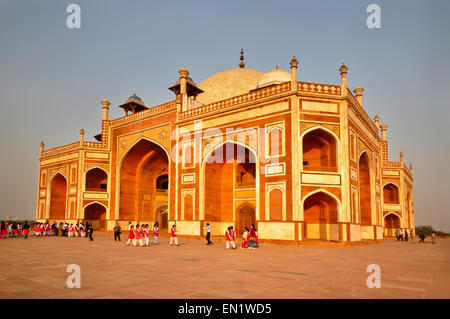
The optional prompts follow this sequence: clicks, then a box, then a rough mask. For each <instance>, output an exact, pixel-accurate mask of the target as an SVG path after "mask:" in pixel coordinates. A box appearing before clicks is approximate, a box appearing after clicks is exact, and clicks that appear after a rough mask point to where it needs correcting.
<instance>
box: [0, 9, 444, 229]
mask: <svg viewBox="0 0 450 319" xmlns="http://www.w3.org/2000/svg"><path fill="white" fill-rule="evenodd" d="M70 3H76V4H78V5H79V6H80V7H81V29H68V28H67V26H66V18H67V16H68V13H66V7H67V5H69V4H70ZM370 3H376V4H378V5H379V6H380V7H381V29H369V28H367V26H366V19H367V16H368V15H369V14H368V13H366V7H367V5H369V4H370ZM449 14H450V2H449V1H446V0H442V1H440V0H435V1H350V0H348V1H299V0H297V1H283V0H280V1H263V0H258V1H256V0H247V1H235V0H228V1H211V0H210V1H203V0H201V1H199V0H195V1H175V0H174V1H142V0H141V1H114V0H108V1H106V0H102V1H100V0H90V1H81V0H78V1H75V0H73V1H61V0H54V1H50V0H47V1H46V0H41V1H23V0H2V1H1V2H0V106H1V115H0V147H1V150H2V156H1V157H0V194H1V201H0V218H4V217H5V216H7V215H10V216H19V217H28V218H32V217H34V215H35V206H36V196H37V178H38V174H37V173H38V156H39V143H40V141H41V140H44V141H45V143H46V148H47V149H48V148H51V147H55V146H60V145H64V144H68V143H71V142H74V141H76V140H77V139H78V135H79V130H80V129H81V128H84V130H85V131H86V139H88V140H93V138H92V136H93V135H95V134H98V133H99V130H100V125H101V112H102V111H101V105H100V101H101V100H103V99H104V98H108V99H109V100H110V101H111V102H112V106H111V112H110V117H112V118H115V117H119V116H122V112H121V111H122V110H121V109H119V108H117V105H119V104H120V103H122V102H123V101H124V100H125V99H126V98H127V97H128V96H130V95H131V94H132V93H134V92H136V93H137V95H138V96H140V97H141V98H142V99H143V100H144V101H145V102H146V104H148V105H157V104H160V103H164V102H166V101H168V100H171V99H173V93H172V92H170V91H169V90H167V88H168V87H169V86H171V85H172V84H173V83H174V82H175V81H176V80H177V79H178V73H177V71H178V70H179V69H180V68H181V67H182V66H183V65H186V67H187V68H188V70H189V71H190V72H191V77H192V78H193V79H194V81H196V82H197V83H199V82H201V81H202V80H203V79H205V78H207V77H208V76H211V75H213V74H215V73H217V72H220V71H223V70H226V69H230V68H235V67H237V65H238V63H239V51H240V48H241V47H243V48H244V50H245V58H246V59H245V62H246V66H247V67H249V68H253V69H257V70H260V71H263V72H265V71H269V70H271V69H273V68H274V67H275V65H279V67H280V68H283V69H287V70H288V69H289V61H290V59H291V57H292V56H293V55H295V56H296V57H297V59H298V60H299V79H300V80H302V81H310V82H322V83H330V84H333V83H334V84H338V83H339V72H338V70H337V69H338V68H339V66H340V65H341V63H342V62H345V63H346V65H347V66H348V67H349V69H350V70H349V74H348V78H349V86H350V87H351V88H354V87H355V86H356V85H357V84H359V85H360V86H362V87H363V88H364V89H365V92H364V107H365V109H366V111H367V112H368V114H369V115H370V116H371V117H373V116H374V115H375V114H378V115H379V116H380V118H381V121H383V122H386V123H387V124H388V133H387V135H388V140H389V146H390V147H389V151H390V160H395V161H398V158H399V156H398V153H399V152H400V151H403V152H404V153H405V161H406V162H407V163H408V164H409V162H413V166H414V177H415V181H414V187H415V194H414V195H415V205H416V206H415V212H416V224H418V225H423V224H431V225H433V226H434V227H435V228H438V229H443V230H449V231H450V196H449V194H450V187H449V179H450V169H449V166H448V163H449V162H450V134H449V131H448V128H449V127H450V111H449V102H448V101H449V99H448V97H447V92H448V90H449V88H450V79H449V76H448V70H450V41H448V38H449V35H450V34H449V31H450V19H449V18H448V17H449Z"/></svg>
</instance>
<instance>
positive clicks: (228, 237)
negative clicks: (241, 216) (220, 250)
mask: <svg viewBox="0 0 450 319" xmlns="http://www.w3.org/2000/svg"><path fill="white" fill-rule="evenodd" d="M225 237H226V240H227V241H226V243H225V248H226V249H230V245H231V247H233V249H235V248H236V246H235V245H234V241H233V234H232V232H231V227H228V228H227V231H226V232H225Z"/></svg>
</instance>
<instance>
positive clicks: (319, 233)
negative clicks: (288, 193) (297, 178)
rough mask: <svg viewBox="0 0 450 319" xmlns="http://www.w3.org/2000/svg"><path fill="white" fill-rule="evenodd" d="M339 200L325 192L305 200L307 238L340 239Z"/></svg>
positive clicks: (304, 212)
mask: <svg viewBox="0 0 450 319" xmlns="http://www.w3.org/2000/svg"><path fill="white" fill-rule="evenodd" d="M338 205H339V204H338V202H337V201H336V199H334V198H333V197H331V196H330V195H328V194H326V193H324V192H317V193H314V194H312V195H311V196H308V197H307V198H306V199H305V200H304V202H303V214H304V215H303V216H304V220H305V236H306V239H320V240H332V241H338V240H339V225H338V210H339V206H338Z"/></svg>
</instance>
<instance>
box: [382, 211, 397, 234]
mask: <svg viewBox="0 0 450 319" xmlns="http://www.w3.org/2000/svg"><path fill="white" fill-rule="evenodd" d="M399 228H400V217H398V216H397V215H396V214H393V213H390V214H387V215H386V216H384V236H388V237H393V236H395V230H396V229H399Z"/></svg>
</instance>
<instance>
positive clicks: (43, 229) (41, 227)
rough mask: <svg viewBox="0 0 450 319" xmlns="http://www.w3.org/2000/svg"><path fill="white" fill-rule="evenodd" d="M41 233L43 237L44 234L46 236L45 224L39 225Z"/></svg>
mask: <svg viewBox="0 0 450 319" xmlns="http://www.w3.org/2000/svg"><path fill="white" fill-rule="evenodd" d="M39 232H40V233H41V236H44V234H45V226H44V223H41V224H40V225H39Z"/></svg>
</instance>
